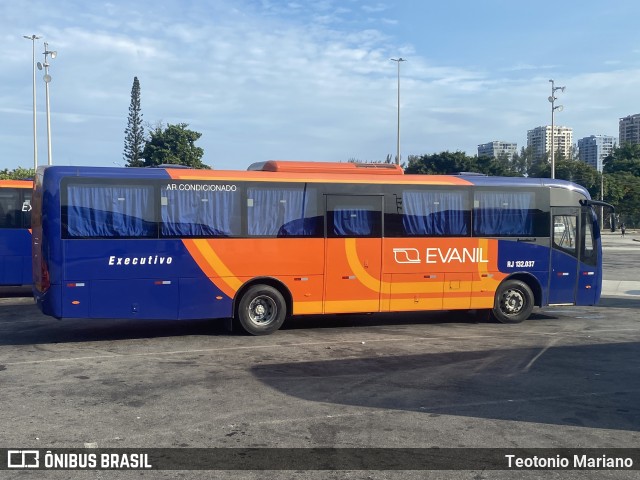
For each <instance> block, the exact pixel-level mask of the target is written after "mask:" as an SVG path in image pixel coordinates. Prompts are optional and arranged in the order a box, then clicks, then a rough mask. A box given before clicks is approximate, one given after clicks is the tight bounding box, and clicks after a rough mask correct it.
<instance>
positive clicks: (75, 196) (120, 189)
mask: <svg viewBox="0 0 640 480" xmlns="http://www.w3.org/2000/svg"><path fill="white" fill-rule="evenodd" d="M67 224H68V226H67V232H68V234H69V236H71V237H149V236H155V222H154V214H153V187H152V186H150V185H131V186H104V185H90V184H81V185H69V186H68V188H67Z"/></svg>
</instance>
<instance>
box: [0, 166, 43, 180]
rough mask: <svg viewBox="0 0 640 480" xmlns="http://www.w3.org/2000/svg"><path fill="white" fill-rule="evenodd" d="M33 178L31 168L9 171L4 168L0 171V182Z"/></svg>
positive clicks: (33, 174) (33, 172)
mask: <svg viewBox="0 0 640 480" xmlns="http://www.w3.org/2000/svg"><path fill="white" fill-rule="evenodd" d="M34 177H35V170H34V169H33V168H22V167H18V168H16V169H15V170H12V171H9V169H7V168H5V169H4V170H2V171H0V180H31V179H33V178H34Z"/></svg>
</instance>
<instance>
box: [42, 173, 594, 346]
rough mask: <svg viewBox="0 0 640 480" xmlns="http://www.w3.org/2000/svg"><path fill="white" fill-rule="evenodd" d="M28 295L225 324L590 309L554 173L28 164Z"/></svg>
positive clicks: (511, 316)
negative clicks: (32, 179) (33, 170)
mask: <svg viewBox="0 0 640 480" xmlns="http://www.w3.org/2000/svg"><path fill="white" fill-rule="evenodd" d="M36 177H37V178H36V184H35V189H34V201H33V208H34V210H33V265H34V294H35V298H36V302H37V304H38V305H39V307H40V308H41V309H42V311H43V312H44V313H45V314H48V315H52V316H54V317H57V318H68V317H71V318H125V319H208V318H211V319H223V318H233V319H235V321H237V323H239V324H240V325H241V326H242V328H243V329H244V330H246V331H247V332H249V333H251V334H255V335H259V334H268V333H271V332H273V331H275V330H277V329H278V328H279V327H280V326H281V325H282V323H283V321H284V320H285V318H287V317H288V316H289V315H309V314H329V313H355V312H406V311H426V310H473V309H486V310H489V311H491V312H492V314H493V316H494V317H495V318H496V319H497V320H499V321H500V322H503V323H518V322H521V321H523V320H525V319H526V318H527V317H528V316H529V315H530V313H531V312H532V309H533V308H534V306H539V307H543V306H547V305H557V304H566V305H593V304H596V303H597V302H598V299H599V297H600V292H601V283H602V261H601V260H602V256H601V243H600V234H599V228H598V224H597V219H596V216H595V214H594V211H593V207H592V204H591V203H592V202H591V200H590V198H589V194H588V192H587V191H586V190H585V189H584V188H582V187H580V186H579V185H576V184H573V183H569V182H566V181H561V180H551V179H526V178H500V177H487V176H478V175H439V176H428V175H405V174H403V171H402V169H401V168H400V167H399V166H396V165H388V164H380V165H366V164H353V163H329V162H284V161H268V162H263V163H260V164H255V165H253V166H252V167H250V168H249V170H248V171H215V170H206V171H205V170H194V169H184V168H169V167H167V168H139V169H137V168H101V167H64V166H51V167H41V168H39V169H38V171H37V176H36Z"/></svg>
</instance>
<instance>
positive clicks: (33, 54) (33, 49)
mask: <svg viewBox="0 0 640 480" xmlns="http://www.w3.org/2000/svg"><path fill="white" fill-rule="evenodd" d="M23 37H24V38H26V39H27V40H31V67H32V68H33V171H34V173H35V171H36V169H37V168H38V136H37V135H36V40H38V39H39V38H42V37H39V36H37V35H23Z"/></svg>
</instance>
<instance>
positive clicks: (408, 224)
mask: <svg viewBox="0 0 640 480" xmlns="http://www.w3.org/2000/svg"><path fill="white" fill-rule="evenodd" d="M402 204H403V215H402V223H403V227H404V231H405V234H407V235H455V236H460V235H467V234H468V226H467V222H466V215H465V213H466V205H465V193H464V192H454V191H443V190H439V191H405V192H403V194H402Z"/></svg>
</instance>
